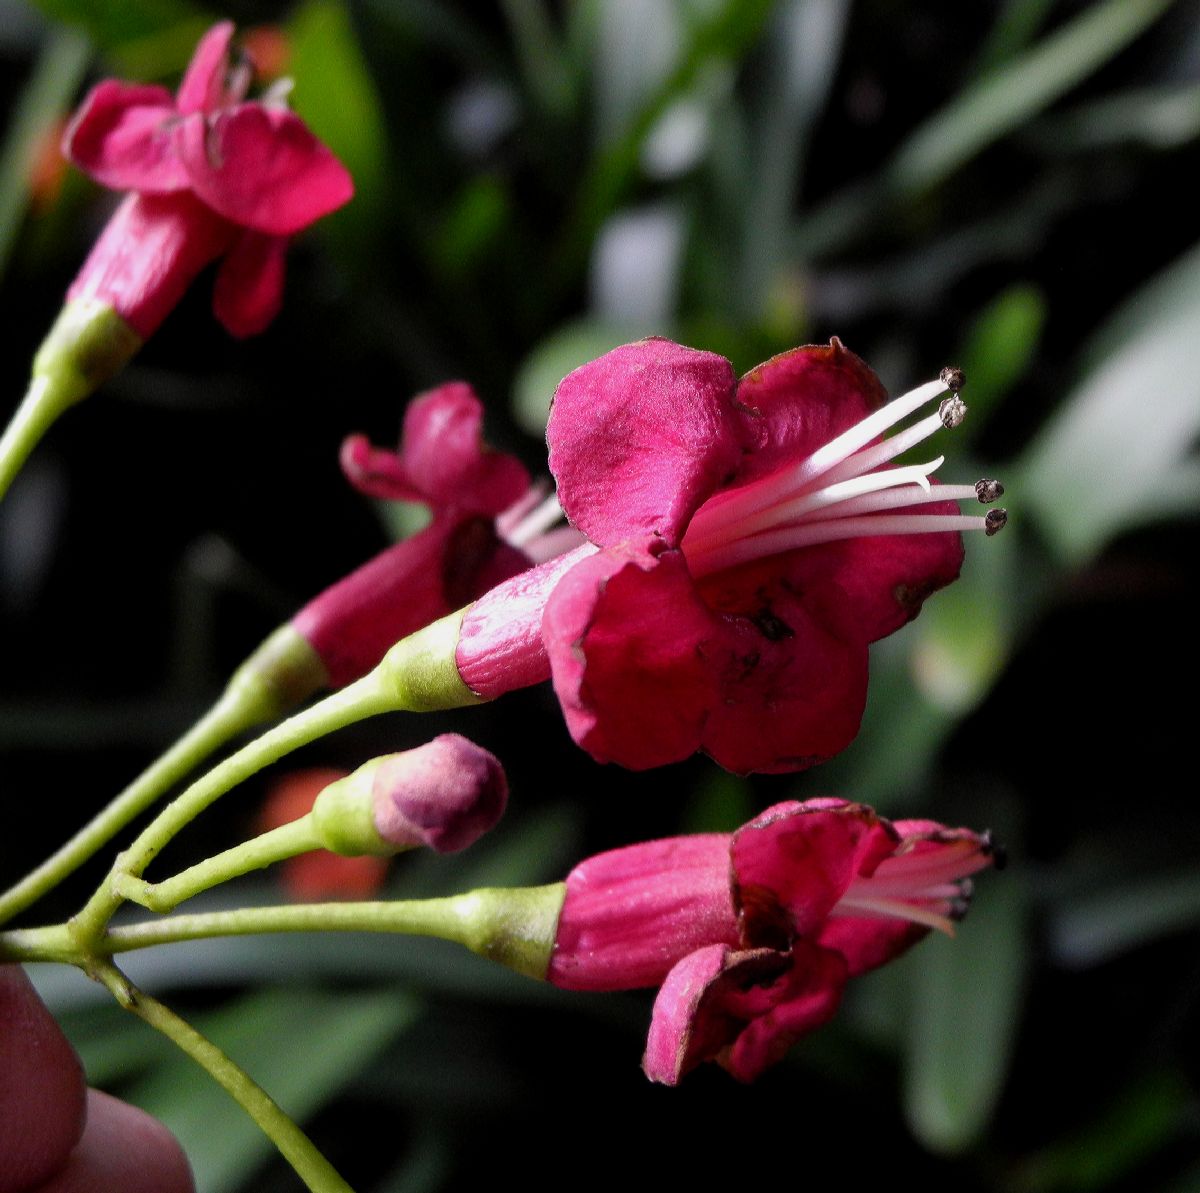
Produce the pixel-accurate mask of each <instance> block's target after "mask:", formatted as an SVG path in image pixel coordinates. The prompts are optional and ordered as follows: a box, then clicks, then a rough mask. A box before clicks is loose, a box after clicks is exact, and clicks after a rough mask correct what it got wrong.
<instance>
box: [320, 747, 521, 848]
mask: <svg viewBox="0 0 1200 1193" xmlns="http://www.w3.org/2000/svg"><path fill="white" fill-rule="evenodd" d="M507 800H508V782H507V780H506V779H505V777H504V768H503V767H502V766H501V765H500V762H499V760H498V759H497V758H496V757H495V755H493V754H490V753H488V751H487V750H485V749H483V748H482V747H480V746H477V745H475V743H474V742H472V741H468V740H467V738H465V737H461V736H460V735H459V734H457V733H444V734H442V735H441V736H440V737H435V738H434V739H433V741H431V742H427V743H426V744H425V745H423V746H418V747H417V748H416V749H413V750H405V751H404V752H403V753H401V754H388V755H386V756H384V757H383V758H375V759H372V761H370V762H368V763H366V764H365V765H363V766H360V767H359V768H358V770H356V771H355V772H354V773H353V774H352V775H349V776H348V777H346V778H345V779H341V780H339V781H338V782H336V783H332V784H330V785H329V786H328V787H326V788H325V790H324V791H322V792H321V794H320V795H319V796H317V799H316V802H315V803H314V804H313V812H312V816H313V827H314V829H315V830H316V832H317V835H318V836H319V837H320V840H321V844H322V845H323V846H324V847H325V848H326V849H330V850H332V851H333V852H334V853H342V854H348V855H351V856H354V855H358V854H364V853H374V854H385V855H386V854H392V853H399V852H400V851H401V850H404V849H412V848H415V847H416V846H419V845H426V846H428V847H429V848H430V849H434V850H436V851H437V852H438V853H453V852H455V851H457V850H459V849H465V848H466V847H467V846H468V845H470V844H472V843H473V842H474V841H476V840H478V839H479V838H480V837H481V836H483V834H484V833H486V832H487V831H488V830H489V829H490V828H492V827H493V826H494V825H495V824H496V822H497V821H498V820H499V819H500V817H501V815H502V814H503V812H504V806H505V804H506V802H507Z"/></svg>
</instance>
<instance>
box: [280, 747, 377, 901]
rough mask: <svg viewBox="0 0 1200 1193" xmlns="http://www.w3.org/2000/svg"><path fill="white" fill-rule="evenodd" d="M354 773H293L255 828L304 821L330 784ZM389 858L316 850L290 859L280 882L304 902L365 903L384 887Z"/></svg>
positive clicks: (285, 778)
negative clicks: (327, 900)
mask: <svg viewBox="0 0 1200 1193" xmlns="http://www.w3.org/2000/svg"><path fill="white" fill-rule="evenodd" d="M348 773H349V772H347V771H344V770H334V769H332V768H327V767H313V768H310V769H307V770H297V771H292V772H290V773H289V774H286V775H283V776H281V777H280V778H279V779H277V780H275V782H274V783H272V784H271V786H270V788H269V789H268V791H267V798H266V800H265V801H264V802H263V806H262V810H261V812H260V814H259V817H258V823H257V825H256V828H257V831H259V832H267V831H269V830H270V829H275V828H279V827H280V826H282V825H285V824H290V823H291V822H292V821H293V820H299V819H300V818H301V817H302V816H306V815H308V813H309V812H311V811H312V808H313V803H314V801H315V800H316V798H317V796H318V795H320V794H321V792H322V791H324V790H325V788H326V787H328V786H329V785H330V784H331V783H335V782H337V781H338V780H339V779H344V778H345V777H346V775H347V774H348ZM386 874H387V860H386V859H385V858H382V857H343V856H342V855H340V854H336V853H331V852H329V851H328V850H325V849H314V850H312V851H311V852H309V853H302V854H300V855H299V856H297V857H293V858H289V859H288V860H287V861H285V862H283V863H282V864H281V865H280V868H279V880H280V882H281V883H282V884H283V887H284V890H286V891H287V894H288V898H290V899H293V900H295V901H296V902H299V903H307V902H311V901H314V900H319V899H366V898H369V897H370V896H371V895H373V894H375V892H376V891H378V890H379V888H380V887H381V886H382V885H383V881H384V878H385V876H386Z"/></svg>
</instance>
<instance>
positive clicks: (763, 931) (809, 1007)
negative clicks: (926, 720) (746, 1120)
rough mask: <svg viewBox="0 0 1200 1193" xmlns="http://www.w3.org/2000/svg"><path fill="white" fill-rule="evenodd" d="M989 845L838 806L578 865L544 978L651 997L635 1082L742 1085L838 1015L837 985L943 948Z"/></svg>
mask: <svg viewBox="0 0 1200 1193" xmlns="http://www.w3.org/2000/svg"><path fill="white" fill-rule="evenodd" d="M994 856H995V853H994V849H993V846H992V843H991V840H990V838H989V837H988V835H987V834H982V835H981V834H978V833H974V832H971V831H970V830H968V829H950V828H946V827H944V826H942V825H940V824H936V823H934V822H932V821H925V820H901V821H896V822H894V823H893V822H890V821H887V820H885V819H883V817H881V816H878V815H876V813H875V812H874V811H872V809H870V808H868V807H866V806H865V805H863V804H854V803H848V802H846V801H845V800H837V799H816V800H808V801H807V802H805V803H795V802H790V803H783V804H777V805H776V806H775V807H773V808H769V809H768V810H767V811H766V812H764V813H762V815H760V816H758V817H757V818H756V819H754V820H752V821H750V823H748V824H746V825H744V826H743V827H742V828H740V829H738V830H737V832H735V833H731V834H730V833H714V834H706V835H700V836H694V837H676V838H670V839H667V840H662V841H651V842H648V843H645V844H641V845H633V846H629V847H628V848H625V849H617V850H614V851H612V852H611V853H605V854H600V855H598V856H596V857H593V858H590V859H588V860H587V861H586V862H584V863H582V864H581V865H580V866H578V867H576V869H575V870H574V871H572V873H571V874H570V876H569V877H568V878H567V882H566V895H565V899H564V902H563V907H562V912H561V914H560V916H559V921H558V929H557V933H556V936H555V944H554V951H553V953H552V955H551V959H550V964H549V969H548V972H547V978H548V980H549V981H551V982H553V983H554V984H555V985H557V986H562V987H565V988H567V989H572V990H617V989H627V988H630V987H636V986H651V985H659V984H661V989H660V991H659V994H658V997H657V999H656V1001H655V1004H654V1013H653V1017H652V1022H651V1027H650V1033H649V1038H648V1043H647V1048H646V1056H645V1060H644V1067H645V1070H646V1073H647V1075H648V1076H649V1077H650V1078H651V1079H652V1080H654V1081H661V1082H664V1083H666V1084H669V1085H674V1084H675V1083H676V1082H677V1081H678V1080H679V1079H680V1077H681V1076H682V1075H683V1074H684V1073H686V1072H687V1071H688V1070H689V1069H691V1068H693V1067H695V1065H697V1064H699V1063H700V1062H701V1061H704V1060H713V1059H715V1060H717V1061H719V1062H720V1063H721V1064H722V1065H724V1067H725V1068H726V1069H728V1070H729V1071H730V1072H731V1073H732V1074H733V1075H734V1076H735V1077H737V1078H739V1079H740V1080H743V1081H749V1080H752V1079H753V1078H755V1077H757V1076H758V1075H759V1073H761V1072H762V1071H763V1070H764V1069H765V1068H767V1067H768V1066H769V1065H771V1064H773V1063H775V1062H776V1061H778V1060H779V1059H780V1058H781V1057H782V1056H783V1054H784V1053H785V1052H786V1051H787V1050H788V1048H790V1047H791V1045H792V1044H793V1043H795V1041H796V1040H797V1039H799V1038H800V1037H801V1036H803V1035H806V1034H807V1033H808V1032H810V1031H812V1030H814V1029H815V1028H817V1027H820V1026H821V1025H822V1024H823V1023H825V1022H826V1021H827V1020H828V1019H829V1018H830V1017H831V1016H832V1015H833V1013H834V1012H835V1011H836V1009H837V1006H838V1003H839V1002H840V1000H841V996H842V991H843V989H844V988H845V984H846V981H847V980H848V979H849V978H851V977H854V976H856V975H858V974H861V973H865V972H866V971H867V970H870V969H874V968H876V967H877V966H879V965H882V964H884V963H885V962H887V961H890V960H891V959H892V958H894V957H896V956H898V955H899V954H900V953H902V952H904V951H905V950H906V949H907V948H909V947H910V946H911V945H912V944H914V943H915V942H916V941H918V940H920V939H921V938H922V937H923V936H925V935H926V934H927V933H928V931H929V929H930V928H939V929H941V930H942V931H945V932H947V933H950V934H953V929H952V921H953V920H956V919H959V918H961V917H962V916H963V915H964V914H965V912H966V910H967V905H968V902H969V899H970V894H971V884H970V882H969V880H968V876H969V875H971V874H973V873H974V872H975V871H977V870H981V869H983V868H984V867H986V866H988V865H990V864H991V863H992V861H993V860H994Z"/></svg>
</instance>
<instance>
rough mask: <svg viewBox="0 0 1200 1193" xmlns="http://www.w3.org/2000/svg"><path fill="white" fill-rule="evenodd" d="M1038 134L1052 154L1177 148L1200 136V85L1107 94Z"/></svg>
mask: <svg viewBox="0 0 1200 1193" xmlns="http://www.w3.org/2000/svg"><path fill="white" fill-rule="evenodd" d="M1033 135H1034V136H1035V137H1036V138H1037V141H1038V143H1039V144H1041V145H1044V146H1046V147H1048V148H1051V149H1069V150H1077V149H1101V148H1106V147H1107V146H1110V145H1120V144H1140V145H1144V146H1146V147H1147V148H1149V149H1159V150H1162V149H1173V148H1175V147H1176V146H1179V145H1185V144H1186V143H1187V142H1188V141H1192V140H1194V139H1195V138H1196V137H1198V136H1200V86H1197V85H1196V84H1184V85H1178V84H1177V85H1174V86H1170V87H1147V88H1143V89H1139V90H1137V91H1122V92H1119V93H1118V94H1116V95H1108V96H1105V97H1104V99H1100V100H1095V101H1094V102H1092V103H1090V104H1087V105H1085V106H1084V107H1081V108H1076V109H1075V110H1073V111H1070V112H1064V113H1063V114H1062V115H1061V116H1057V117H1054V118H1053V119H1047V120H1046V121H1044V122H1043V123H1042V124H1041V125H1039V126H1038V127H1037V128H1036V129H1034V130H1033Z"/></svg>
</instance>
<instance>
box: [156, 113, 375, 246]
mask: <svg viewBox="0 0 1200 1193" xmlns="http://www.w3.org/2000/svg"><path fill="white" fill-rule="evenodd" d="M174 141H175V149H176V152H177V153H178V155H179V159H180V161H181V162H182V163H183V165H184V167H185V169H186V170H187V173H188V178H189V180H190V181H191V185H192V189H193V190H194V191H195V192H196V194H197V195H198V196H199V197H200V198H201V199H203V200H204V202H205V203H207V204H208V205H209V206H210V207H212V208H213V210H214V211H218V212H220V214H221V215H223V216H225V218H226V219H229V220H232V221H233V222H234V223H238V224H242V225H244V226H245V227H247V228H255V229H257V230H258V231H260V232H267V233H269V234H271V235H273V236H290V235H292V234H293V233H295V232H299V231H300V230H301V229H302V228H306V227H307V226H308V225H309V224H311V223H312V222H313V221H314V220H317V219H320V218H321V216H323V215H328V214H329V212H331V211H335V210H336V209H337V208H339V207H341V206H342V205H343V204H344V203H347V202H349V200H350V198H351V196H352V195H353V194H354V184H353V182H352V181H351V179H350V175H349V174H348V173H347V172H346V168H345V166H343V165H342V163H341V162H339V161H338V159H337V158H336V157H334V156H333V154H332V153H331V152H330V151H329V149H328V148H326V146H325V145H323V144H322V143H321V142H320V141H319V140H317V138H316V137H315V136H313V134H312V133H311V132H310V131H309V129H308V127H307V126H306V125H305V123H304V121H302V120H301V119H300V117H299V116H297V115H296V114H295V113H294V112H291V111H288V110H286V109H283V108H268V107H265V106H264V105H262V104H256V103H243V104H237V105H236V106H234V107H232V108H227V109H224V110H222V111H219V112H217V113H215V114H214V115H212V116H209V117H200V116H198V115H193V116H191V117H189V118H188V119H185V120H183V121H181V122H180V123H179V124H177V125H176V126H175V129H174Z"/></svg>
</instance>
